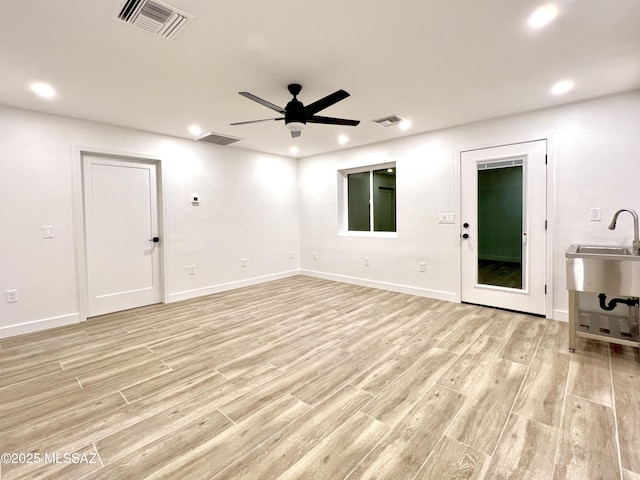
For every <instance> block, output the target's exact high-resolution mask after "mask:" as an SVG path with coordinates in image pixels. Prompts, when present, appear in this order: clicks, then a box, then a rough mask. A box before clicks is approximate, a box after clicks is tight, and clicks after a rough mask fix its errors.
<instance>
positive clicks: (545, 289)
mask: <svg viewBox="0 0 640 480" xmlns="http://www.w3.org/2000/svg"><path fill="white" fill-rule="evenodd" d="M544 294H545V295H546V294H547V286H546V285H545V286H544Z"/></svg>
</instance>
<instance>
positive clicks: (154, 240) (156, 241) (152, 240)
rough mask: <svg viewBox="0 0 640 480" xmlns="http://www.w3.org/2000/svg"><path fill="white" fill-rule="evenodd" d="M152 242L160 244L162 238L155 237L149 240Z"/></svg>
mask: <svg viewBox="0 0 640 480" xmlns="http://www.w3.org/2000/svg"><path fill="white" fill-rule="evenodd" d="M149 241H150V242H153V243H158V242H159V241H160V237H153V238H150V239H149Z"/></svg>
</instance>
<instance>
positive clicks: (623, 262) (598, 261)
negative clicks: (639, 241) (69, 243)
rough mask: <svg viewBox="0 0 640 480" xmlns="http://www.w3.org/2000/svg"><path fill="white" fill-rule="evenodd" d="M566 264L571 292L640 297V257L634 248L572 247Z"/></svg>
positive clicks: (567, 255)
mask: <svg viewBox="0 0 640 480" xmlns="http://www.w3.org/2000/svg"><path fill="white" fill-rule="evenodd" d="M566 262H567V289H568V290H575V291H577V292H595V293H611V294H616V295H623V296H624V295H626V296H630V297H640V255H633V254H632V253H631V249H630V248H626V247H618V246H607V245H603V246H600V245H571V246H570V247H569V249H568V250H567V253H566Z"/></svg>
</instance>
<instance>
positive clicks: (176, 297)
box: [166, 270, 301, 303]
mask: <svg viewBox="0 0 640 480" xmlns="http://www.w3.org/2000/svg"><path fill="white" fill-rule="evenodd" d="M300 274H301V273H300V270H290V271H288V272H281V273H274V274H271V275H263V276H261V277H253V278H247V279H244V280H238V281H236V282H228V283H221V284H219V285H211V286H208V287H202V288H196V289H194V290H185V291H182V292H175V293H170V294H169V298H168V299H167V301H166V303H173V302H179V301H181V300H189V299H191V298H197V297H203V296H205V295H211V294H213V293H220V292H226V291H227V290H233V289H236V288H242V287H250V286H251V285H257V284H260V283H264V282H270V281H272V280H280V279H282V278H288V277H293V276H296V275H300Z"/></svg>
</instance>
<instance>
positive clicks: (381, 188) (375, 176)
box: [347, 168, 396, 232]
mask: <svg viewBox="0 0 640 480" xmlns="http://www.w3.org/2000/svg"><path fill="white" fill-rule="evenodd" d="M347 188H348V195H347V201H348V216H349V217H348V225H349V231H351V232H371V231H374V232H395V231H396V169H395V168H384V169H380V170H368V171H365V172H358V173H351V174H348V175H347Z"/></svg>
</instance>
